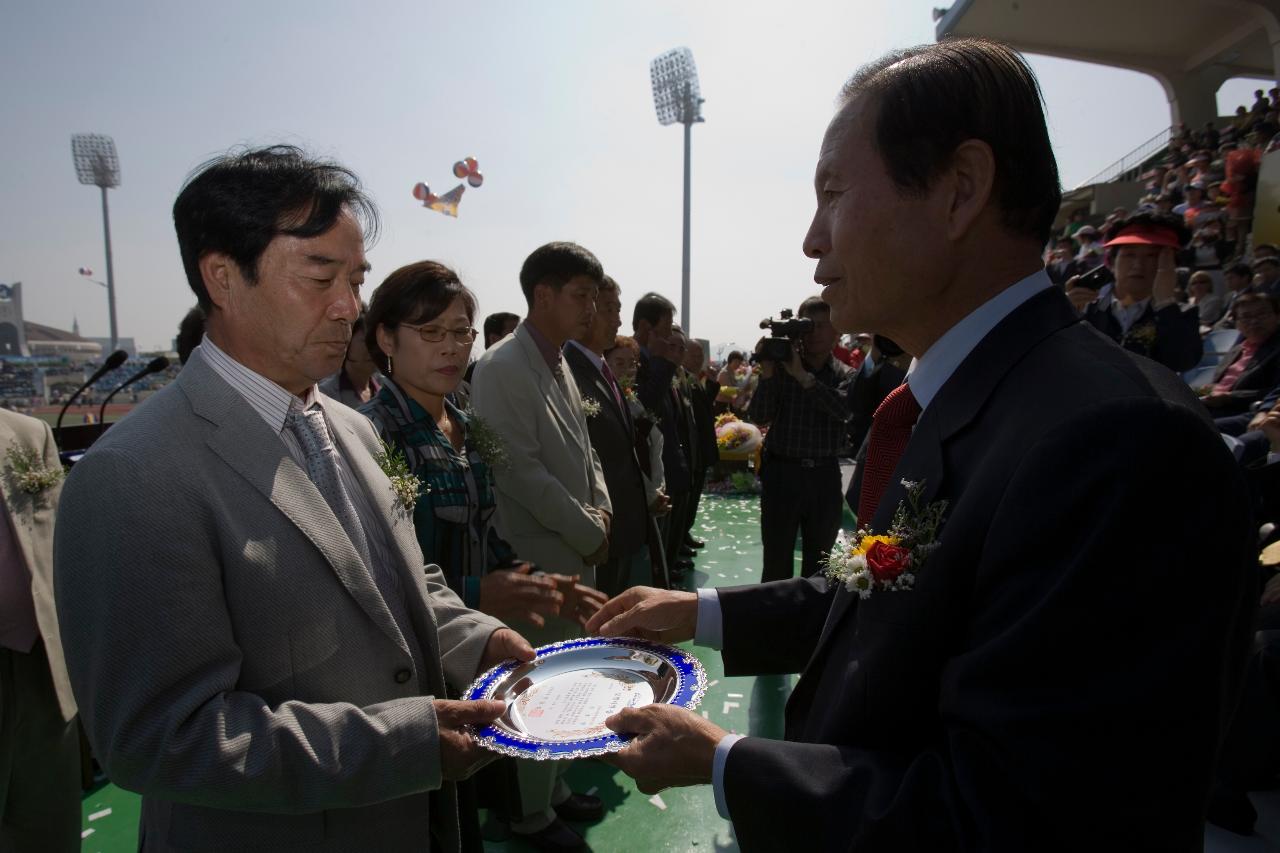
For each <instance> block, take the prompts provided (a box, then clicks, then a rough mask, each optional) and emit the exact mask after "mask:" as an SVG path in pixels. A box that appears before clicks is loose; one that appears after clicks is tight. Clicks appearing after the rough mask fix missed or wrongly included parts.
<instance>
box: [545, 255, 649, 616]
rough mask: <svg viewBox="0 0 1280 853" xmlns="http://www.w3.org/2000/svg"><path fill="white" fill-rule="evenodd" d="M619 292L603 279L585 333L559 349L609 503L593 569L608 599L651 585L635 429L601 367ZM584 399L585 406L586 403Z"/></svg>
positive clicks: (614, 382) (616, 320)
mask: <svg viewBox="0 0 1280 853" xmlns="http://www.w3.org/2000/svg"><path fill="white" fill-rule="evenodd" d="M621 300H622V290H621V288H619V287H618V283H617V282H616V281H614V280H613V279H612V278H610V277H609V276H607V275H606V276H605V277H604V279H603V280H602V281H601V283H600V289H599V290H598V291H597V293H596V312H595V314H594V315H593V317H592V320H591V325H590V326H589V327H588V329H587V331H586V333H585V334H584V335H583V336H582V337H580V338H578V339H577V340H572V341H569V342H568V343H567V344H565V347H564V357H565V361H567V362H568V363H569V369H570V370H571V371H572V372H573V378H574V381H575V382H577V384H578V390H579V391H580V392H581V393H582V400H583V403H584V405H588V407H589V411H588V412H587V432H588V433H589V434H590V436H591V446H592V447H593V448H595V451H596V455H597V456H599V457H600V467H601V468H602V469H603V470H604V481H605V485H606V486H607V487H608V489H609V500H610V502H611V503H612V504H613V518H614V522H613V527H612V529H611V531H610V533H609V558H608V560H606V561H605V563H604V565H602V566H597V567H596V585H597V587H599V588H600V589H602V590H604V592H605V593H607V594H608V595H617V594H618V593H620V592H622V591H623V590H625V589H627V588H628V587H632V586H638V585H640V584H648V583H650V582H651V580H650V579H651V578H652V572H653V564H652V563H651V562H650V561H649V545H648V531H649V508H648V506H647V505H646V503H647V502H646V499H645V489H644V478H643V477H642V476H641V473H640V461H639V460H638V459H637V458H636V449H635V446H636V445H635V425H634V424H633V423H632V420H631V411H630V409H629V407H628V406H627V403H626V400H625V398H624V397H623V396H622V387H621V386H620V385H619V384H618V379H617V377H616V376H614V375H613V371H612V370H610V369H609V365H608V364H606V363H605V360H604V352H605V350H606V349H612V347H613V343H614V341H615V340H616V339H617V336H618V328H619V327H620V326H621V325H622V318H621V311H622V301H621ZM587 401H590V404H588V403H587Z"/></svg>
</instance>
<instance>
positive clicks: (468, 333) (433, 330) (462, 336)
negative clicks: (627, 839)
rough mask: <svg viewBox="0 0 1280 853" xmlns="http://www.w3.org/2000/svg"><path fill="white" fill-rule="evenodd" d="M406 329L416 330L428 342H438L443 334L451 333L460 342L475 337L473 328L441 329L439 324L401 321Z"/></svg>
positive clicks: (468, 341)
mask: <svg viewBox="0 0 1280 853" xmlns="http://www.w3.org/2000/svg"><path fill="white" fill-rule="evenodd" d="M400 325H401V326H404V327H405V328H408V329H414V330H416V331H417V332H418V337H420V338H422V340H423V341H425V342H426V343H429V344H438V343H440V342H441V341H443V340H444V338H445V335H453V339H454V340H455V341H457V342H458V343H460V344H470V343H474V342H475V339H476V334H477V332H476V330H475V329H442V328H440V327H439V326H426V325H422V326H415V325H414V324H413V323H401V324H400Z"/></svg>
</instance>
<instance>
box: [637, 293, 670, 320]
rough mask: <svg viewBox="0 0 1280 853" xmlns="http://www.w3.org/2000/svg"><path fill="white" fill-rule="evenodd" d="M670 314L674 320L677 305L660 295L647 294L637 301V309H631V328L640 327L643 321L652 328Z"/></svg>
mask: <svg viewBox="0 0 1280 853" xmlns="http://www.w3.org/2000/svg"><path fill="white" fill-rule="evenodd" d="M668 314H670V315H671V316H672V317H673V318H674V317H675V316H676V306H675V303H673V302H672V301H671V300H670V299H668V298H667V297H665V296H663V295H662V294H660V293H653V292H649V293H646V294H645V295H644V296H641V297H640V299H639V300H637V301H636V307H635V308H633V309H631V328H632V329H634V328H636V327H637V326H639V325H640V321H641V320H644V321H645V322H646V323H648V324H649V325H650V326H656V325H658V324H659V323H660V322H662V318H663V317H665V316H667V315H668Z"/></svg>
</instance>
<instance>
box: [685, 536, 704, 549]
mask: <svg viewBox="0 0 1280 853" xmlns="http://www.w3.org/2000/svg"><path fill="white" fill-rule="evenodd" d="M684 546H685V547H686V548H696V549H698V550H702V549H703V548H705V547H707V543H706V542H703V541H702V540H701V539H694V538H693V537H692V536H686V537H684Z"/></svg>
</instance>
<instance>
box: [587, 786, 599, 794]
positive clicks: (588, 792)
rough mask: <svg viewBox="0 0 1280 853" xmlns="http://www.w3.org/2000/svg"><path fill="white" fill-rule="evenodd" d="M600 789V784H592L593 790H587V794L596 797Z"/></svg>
mask: <svg viewBox="0 0 1280 853" xmlns="http://www.w3.org/2000/svg"><path fill="white" fill-rule="evenodd" d="M599 790H600V787H599V786H598V785H592V786H591V790H590V791H587V796H588V797H594V796H595V794H596V791H599Z"/></svg>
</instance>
